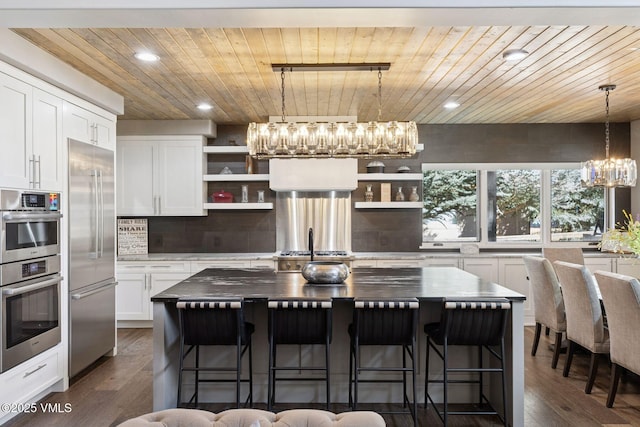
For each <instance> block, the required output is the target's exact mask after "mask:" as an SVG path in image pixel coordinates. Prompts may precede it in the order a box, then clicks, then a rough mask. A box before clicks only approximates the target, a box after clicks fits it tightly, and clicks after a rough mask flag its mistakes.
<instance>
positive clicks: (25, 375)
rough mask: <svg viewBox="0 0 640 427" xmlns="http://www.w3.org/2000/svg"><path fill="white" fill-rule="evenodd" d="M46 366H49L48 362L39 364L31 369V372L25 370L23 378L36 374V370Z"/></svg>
mask: <svg viewBox="0 0 640 427" xmlns="http://www.w3.org/2000/svg"><path fill="white" fill-rule="evenodd" d="M45 366H47V364H46V363H44V364H42V365H40V366H38V367H37V368H36V369H34V370H33V371H29V372H25V373H24V375H23V376H22V378H27V377H29V376H31V375H33V374H35V373H36V372H38V371H39V370H40V369H42V368H44V367H45Z"/></svg>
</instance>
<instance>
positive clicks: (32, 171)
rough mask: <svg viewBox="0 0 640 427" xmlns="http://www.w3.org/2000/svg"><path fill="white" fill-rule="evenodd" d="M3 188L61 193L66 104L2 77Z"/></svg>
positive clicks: (0, 138)
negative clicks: (63, 123)
mask: <svg viewBox="0 0 640 427" xmlns="http://www.w3.org/2000/svg"><path fill="white" fill-rule="evenodd" d="M0 141H2V143H1V144H0V186H2V187H15V188H23V189H27V188H29V189H42V190H54V191H60V190H62V186H63V176H62V175H63V165H64V162H63V155H64V151H63V145H62V100H61V99H60V98H58V97H56V96H54V95H51V94H49V93H47V92H44V91H42V90H40V89H37V88H34V87H33V86H31V85H29V84H27V83H24V82H22V81H21V80H18V79H15V78H13V77H10V76H8V75H6V74H3V73H0Z"/></svg>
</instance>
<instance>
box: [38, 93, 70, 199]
mask: <svg viewBox="0 0 640 427" xmlns="http://www.w3.org/2000/svg"><path fill="white" fill-rule="evenodd" d="M33 156H34V159H33V162H34V164H33V166H34V172H35V179H34V181H35V183H36V186H37V188H42V189H46V190H62V186H63V182H64V180H63V174H64V168H63V165H64V161H63V156H64V149H63V139H62V99H60V98H58V97H57V96H53V95H51V94H49V93H47V92H43V91H41V90H40V89H35V88H34V90H33Z"/></svg>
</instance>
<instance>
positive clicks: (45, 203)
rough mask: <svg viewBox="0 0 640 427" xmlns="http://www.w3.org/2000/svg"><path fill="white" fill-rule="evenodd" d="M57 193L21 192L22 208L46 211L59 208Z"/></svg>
mask: <svg viewBox="0 0 640 427" xmlns="http://www.w3.org/2000/svg"><path fill="white" fill-rule="evenodd" d="M59 200H60V194H58V193H22V205H21V206H22V208H24V209H36V210H46V211H58V210H59Z"/></svg>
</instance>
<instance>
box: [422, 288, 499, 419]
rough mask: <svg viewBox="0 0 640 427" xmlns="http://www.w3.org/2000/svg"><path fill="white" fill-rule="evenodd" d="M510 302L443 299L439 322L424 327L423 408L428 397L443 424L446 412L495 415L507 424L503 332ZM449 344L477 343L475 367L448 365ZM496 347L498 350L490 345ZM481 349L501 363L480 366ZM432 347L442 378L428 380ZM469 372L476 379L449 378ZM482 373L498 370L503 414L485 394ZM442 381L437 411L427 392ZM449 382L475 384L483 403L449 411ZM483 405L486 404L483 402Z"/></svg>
mask: <svg viewBox="0 0 640 427" xmlns="http://www.w3.org/2000/svg"><path fill="white" fill-rule="evenodd" d="M510 309H511V303H510V302H509V300H507V299H503V298H497V299H482V300H468V299H467V300H454V299H444V302H443V305H442V316H441V320H440V322H439V323H430V324H427V325H425V326H424V331H425V333H426V334H427V355H426V362H427V363H426V370H425V381H424V390H425V408H426V407H427V400H428V401H429V402H431V404H432V405H433V407H434V408H435V410H436V413H437V414H438V416H439V417H440V419H441V420H442V421H443V422H444V425H445V426H446V425H447V423H448V417H449V415H475V414H495V415H498V416H499V417H500V419H501V420H502V422H503V423H504V425H505V426H506V425H507V411H506V408H507V394H506V379H505V375H504V361H505V349H504V334H505V330H506V326H507V320H508V318H509V310H510ZM436 345H440V346H442V352H440V351H439V350H438V348H437V347H436ZM450 346H476V347H477V350H478V366H475V367H458V366H456V367H451V366H450V363H449V347H450ZM491 346H498V347H499V348H498V351H496V350H494V349H493V348H491ZM483 348H484V349H486V350H487V351H488V352H489V354H490V355H492V356H494V357H495V358H496V359H497V360H498V361H499V364H500V367H499V368H485V367H483V362H482V359H483V357H482V356H483ZM431 349H433V350H434V352H435V353H436V354H437V355H438V356H439V357H440V359H442V361H443V363H444V367H443V379H442V380H429V353H430V350H431ZM461 372H462V373H464V372H471V373H477V374H478V375H477V377H476V379H473V378H472V379H468V380H464V379H463V380H452V379H450V378H449V374H451V373H461ZM485 372H497V373H500V376H501V379H502V403H503V411H502V414H500V413H499V412H497V411H496V410H495V409H494V408H493V407H492V406H491V403H490V402H489V399H488V398H487V397H486V395H485V394H484V389H483V386H484V383H483V374H484V373H485ZM430 382H431V383H440V384H443V410H442V411H440V410H439V409H438V407H437V406H436V404H435V402H434V401H433V398H432V397H431V395H430V394H429V383H430ZM452 383H458V384H460V383H462V384H478V387H479V391H478V396H479V397H478V405H479V406H483V405H484V406H485V408H484V409H480V410H468V411H449V401H448V397H449V396H448V391H447V386H448V385H449V384H452ZM485 404H486V405H485Z"/></svg>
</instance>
